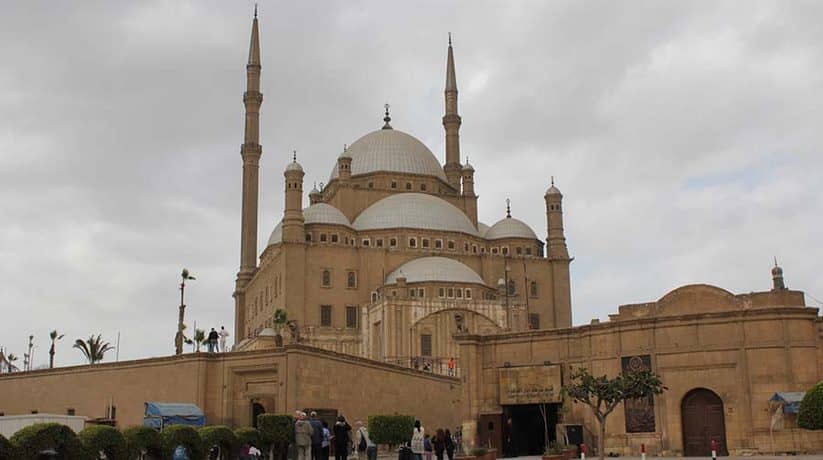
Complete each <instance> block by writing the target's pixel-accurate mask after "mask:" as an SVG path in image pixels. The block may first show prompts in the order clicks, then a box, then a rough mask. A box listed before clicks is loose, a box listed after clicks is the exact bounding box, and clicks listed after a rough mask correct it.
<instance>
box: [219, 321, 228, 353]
mask: <svg viewBox="0 0 823 460" xmlns="http://www.w3.org/2000/svg"><path fill="white" fill-rule="evenodd" d="M217 335H218V336H219V337H220V349H219V350H218V351H222V352H223V353H225V352H226V351H228V350H226V337H228V336H229V331H227V330H226V327H225V326H220V332H219V333H218V334H217Z"/></svg>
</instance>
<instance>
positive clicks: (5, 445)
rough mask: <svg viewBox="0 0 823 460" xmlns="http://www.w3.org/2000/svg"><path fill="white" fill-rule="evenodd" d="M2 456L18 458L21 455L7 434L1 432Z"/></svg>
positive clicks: (0, 456) (3, 457) (0, 446)
mask: <svg viewBox="0 0 823 460" xmlns="http://www.w3.org/2000/svg"><path fill="white" fill-rule="evenodd" d="M0 458H2V459H4V460H5V459H8V460H18V459H19V458H20V457H19V455H18V454H17V448H16V447H14V444H12V443H11V442H10V441H9V440H8V439H6V437H5V436H3V435H2V434H0Z"/></svg>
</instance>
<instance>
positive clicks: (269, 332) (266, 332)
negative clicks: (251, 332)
mask: <svg viewBox="0 0 823 460" xmlns="http://www.w3.org/2000/svg"><path fill="white" fill-rule="evenodd" d="M257 336H258V337H276V336H277V332H275V330H274V329H272V328H270V327H264V328H263V330H261V331H260V333H259V334H257Z"/></svg>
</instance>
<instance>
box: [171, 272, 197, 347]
mask: <svg viewBox="0 0 823 460" xmlns="http://www.w3.org/2000/svg"><path fill="white" fill-rule="evenodd" d="M180 277H181V278H182V281H181V282H180V315H179V316H178V318H177V335H175V336H174V354H176V355H181V354H183V314H184V312H185V310H186V303H185V302H184V295H185V293H186V280H193V279H196V278H195V277H193V276H191V274H190V273H189V270H188V269H185V268H184V269H183V272H182V273H181V274H180Z"/></svg>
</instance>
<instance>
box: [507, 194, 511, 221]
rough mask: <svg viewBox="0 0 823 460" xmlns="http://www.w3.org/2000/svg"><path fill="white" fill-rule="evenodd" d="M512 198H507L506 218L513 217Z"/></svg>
mask: <svg viewBox="0 0 823 460" xmlns="http://www.w3.org/2000/svg"><path fill="white" fill-rule="evenodd" d="M511 205H512V200H510V199H508V198H506V218H508V219H511V218H512V206H511Z"/></svg>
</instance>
